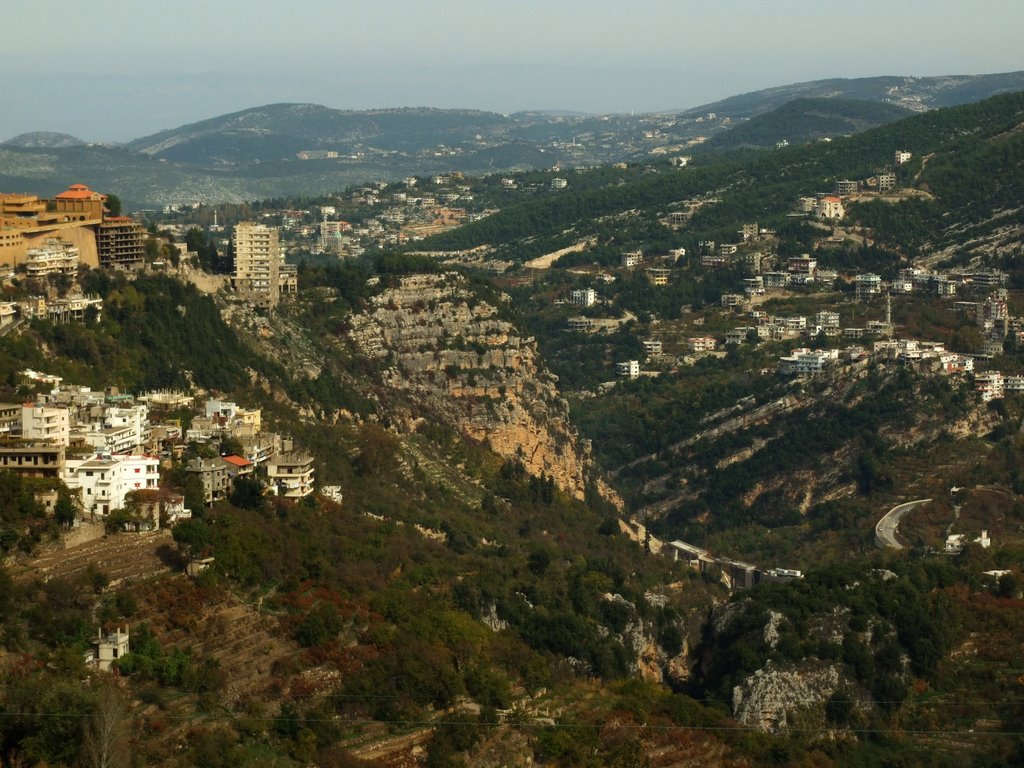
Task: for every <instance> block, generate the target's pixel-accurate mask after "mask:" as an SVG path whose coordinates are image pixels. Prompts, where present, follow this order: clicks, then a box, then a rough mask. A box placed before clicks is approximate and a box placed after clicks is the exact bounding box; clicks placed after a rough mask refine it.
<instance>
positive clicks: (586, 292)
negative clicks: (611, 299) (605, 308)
mask: <svg viewBox="0 0 1024 768" xmlns="http://www.w3.org/2000/svg"><path fill="white" fill-rule="evenodd" d="M569 302H570V303H571V304H576V305H578V306H581V307H592V306H594V305H595V304H596V303H597V291H595V290H594V289H593V288H577V289H576V290H573V291H570V292H569Z"/></svg>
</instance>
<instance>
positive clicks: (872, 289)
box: [853, 273, 882, 298]
mask: <svg viewBox="0 0 1024 768" xmlns="http://www.w3.org/2000/svg"><path fill="white" fill-rule="evenodd" d="M853 280H854V284H855V285H856V288H857V297H858V298H863V297H864V296H877V295H878V294H880V293H881V292H882V278H881V277H880V276H879V275H874V274H871V273H867V274H863V275H857V276H856V277H855V278H854V279H853Z"/></svg>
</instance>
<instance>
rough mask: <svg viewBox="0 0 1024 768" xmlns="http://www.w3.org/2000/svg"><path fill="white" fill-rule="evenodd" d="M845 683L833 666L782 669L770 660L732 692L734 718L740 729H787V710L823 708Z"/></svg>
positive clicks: (805, 666) (821, 665) (810, 664)
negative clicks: (741, 726)
mask: <svg viewBox="0 0 1024 768" xmlns="http://www.w3.org/2000/svg"><path fill="white" fill-rule="evenodd" d="M846 682H847V681H846V680H845V679H844V676H843V674H842V673H841V672H840V670H839V668H838V667H837V666H836V665H835V664H826V663H812V662H804V663H802V664H800V665H785V666H783V665H776V664H774V663H772V662H771V661H770V660H769V661H768V662H767V663H766V664H765V666H764V667H763V668H762V669H759V670H757V671H756V672H755V673H754V674H752V675H751V676H750V677H748V678H746V679H745V680H744V681H743V684H742V685H737V686H736V687H735V688H733V691H732V712H733V717H735V718H736V720H737V722H740V723H742V724H743V725H747V726H753V727H755V728H759V729H761V730H764V731H777V730H780V729H782V728H785V727H786V726H787V725H788V712H789V711H790V710H792V709H794V708H798V707H809V706H823V705H824V704H825V702H827V701H828V699H829V697H830V696H831V695H832V694H833V693H835V692H836V691H837V690H838V689H839V688H840V687H842V686H843V685H844V684H845V683H846ZM851 687H852V686H851Z"/></svg>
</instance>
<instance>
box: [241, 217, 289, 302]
mask: <svg viewBox="0 0 1024 768" xmlns="http://www.w3.org/2000/svg"><path fill="white" fill-rule="evenodd" d="M233 243H234V248H235V290H237V291H238V292H239V293H240V294H242V295H243V296H244V297H245V298H246V299H248V300H249V301H251V302H252V303H254V304H255V305H256V306H258V307H262V308H264V309H273V308H274V307H276V306H277V303H278V299H279V298H280V283H281V278H280V270H281V262H282V261H283V259H282V251H281V243H280V240H279V237H278V231H277V228H276V227H268V226H266V225H265V224H255V223H253V222H242V223H241V224H238V225H237V226H236V227H235V235H234V240H233Z"/></svg>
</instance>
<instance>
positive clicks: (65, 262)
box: [25, 237, 78, 277]
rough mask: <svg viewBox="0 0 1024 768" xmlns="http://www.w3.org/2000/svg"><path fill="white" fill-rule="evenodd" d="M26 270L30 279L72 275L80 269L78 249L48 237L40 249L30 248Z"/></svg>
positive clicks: (26, 255) (26, 259)
mask: <svg viewBox="0 0 1024 768" xmlns="http://www.w3.org/2000/svg"><path fill="white" fill-rule="evenodd" d="M25 269H26V271H27V272H28V276H29V277H43V276H45V275H56V274H71V273H73V272H74V271H75V270H77V269H78V247H77V246H75V245H73V244H71V243H68V242H65V241H64V240H60V239H58V238H56V237H48V238H47V239H46V240H45V241H44V242H43V245H42V247H40V248H30V249H29V250H28V252H27V253H26V254H25Z"/></svg>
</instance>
